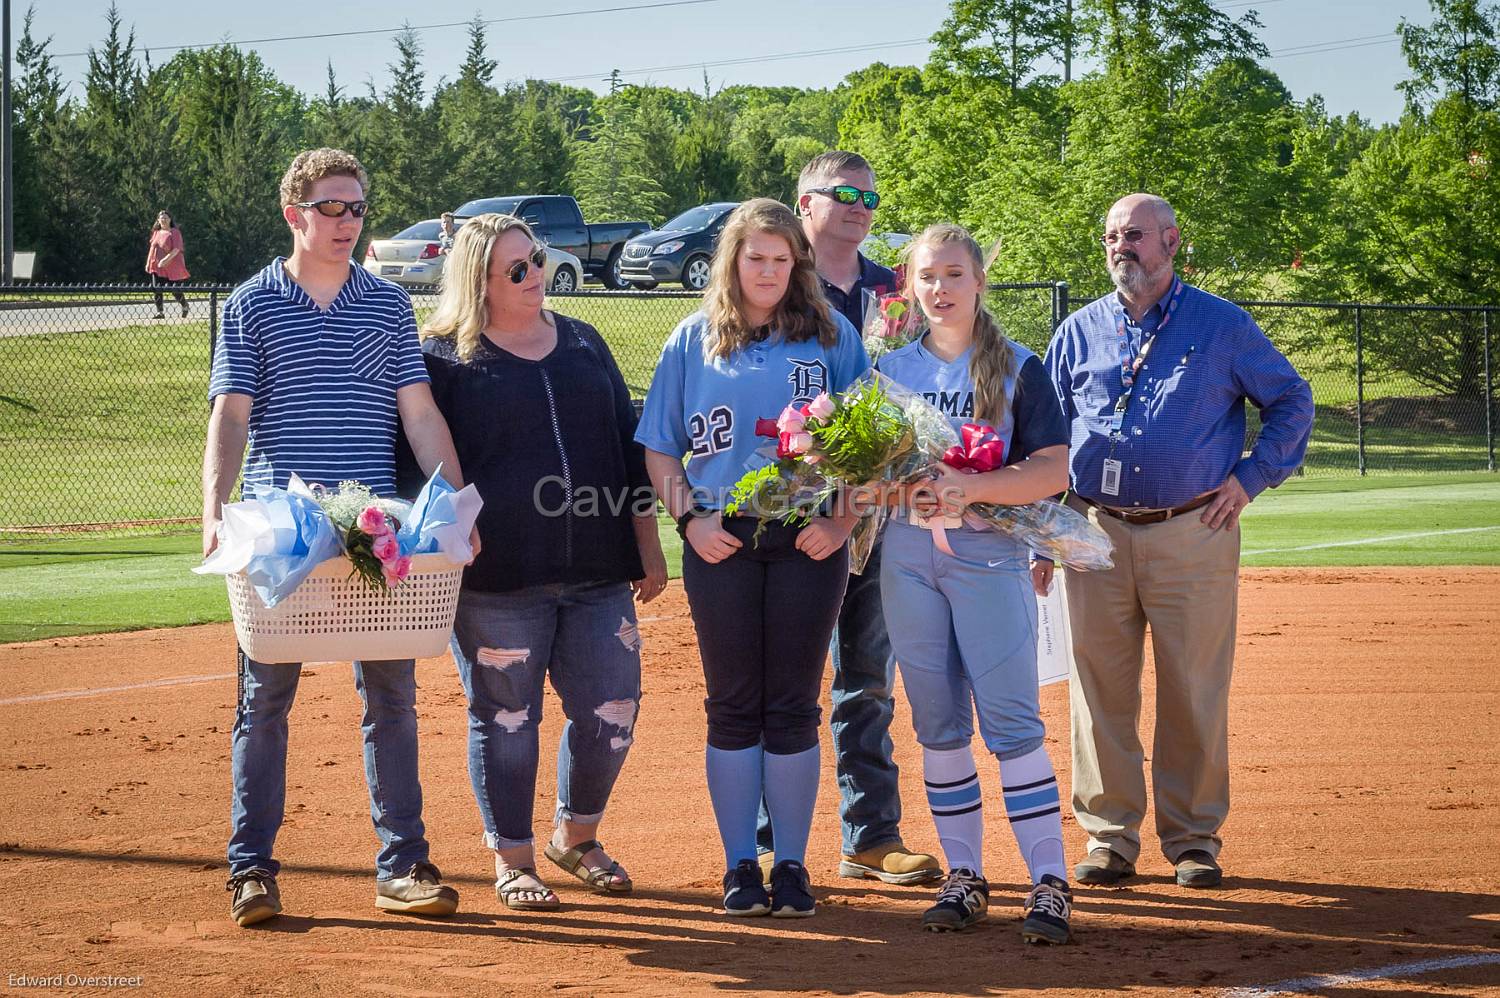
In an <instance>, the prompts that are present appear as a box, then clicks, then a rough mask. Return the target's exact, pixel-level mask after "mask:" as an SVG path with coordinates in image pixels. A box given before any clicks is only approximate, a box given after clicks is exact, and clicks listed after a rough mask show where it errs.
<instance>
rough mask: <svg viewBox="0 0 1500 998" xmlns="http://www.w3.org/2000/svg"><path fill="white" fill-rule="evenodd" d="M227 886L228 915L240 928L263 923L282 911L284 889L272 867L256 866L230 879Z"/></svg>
mask: <svg viewBox="0 0 1500 998" xmlns="http://www.w3.org/2000/svg"><path fill="white" fill-rule="evenodd" d="M224 889H225V890H226V891H228V892H229V893H230V895H231V898H230V901H229V917H230V918H232V919H234V922H235V924H236V925H239V926H241V927H243V926H246V925H254V924H255V923H256V922H264V921H265V920H266V919H268V918H274V917H276V916H277V915H279V914H281V891H280V890H278V889H277V887H276V878H275V877H273V876H271V872H270V871H269V870H263V869H261V868H260V867H256V868H255V869H253V870H246V871H245V872H244V873H237V874H235V875H234V876H232V877H230V878H229V882H228V883H227V884H225V885H224Z"/></svg>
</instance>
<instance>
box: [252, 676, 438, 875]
mask: <svg viewBox="0 0 1500 998" xmlns="http://www.w3.org/2000/svg"><path fill="white" fill-rule="evenodd" d="M239 660H240V664H239V705H238V709H237V710H236V711H235V716H234V735H233V739H232V744H233V749H232V755H231V760H232V761H231V764H230V767H231V770H232V772H233V775H234V804H233V809H232V813H231V818H230V822H231V826H232V831H231V833H230V836H229V872H230V874H231V875H234V874H239V873H244V872H246V871H247V870H252V869H255V868H256V867H259V868H261V869H264V870H269V871H270V872H271V873H272V875H275V874H276V873H277V872H278V871H279V870H280V869H281V864H280V863H278V862H276V860H274V859H272V858H271V850H272V848H273V847H274V846H275V844H276V833H277V831H278V830H280V828H281V821H282V816H283V813H284V811H285V808H286V741H287V721H286V718H287V714H288V713H289V712H290V711H291V709H292V700H293V698H295V697H296V695H297V680H298V679H299V678H301V675H302V668H301V666H300V665H297V664H295V663H291V664H277V665H266V664H263V663H261V662H255V661H252V660H251V659H250V658H249V657H248V656H246V655H245V654H244V653H243V652H242V653H240V655H239ZM414 667H415V663H413V662H412V660H411V659H409V658H408V659H398V660H394V661H388V662H355V663H354V686H355V688H356V689H357V690H359V696H360V699H361V700H362V701H364V706H365V711H364V717H363V719H362V720H361V722H360V730H361V731H362V732H363V733H364V743H365V751H364V754H365V784H366V785H367V786H368V787H369V788H370V819H371V821H373V822H374V824H375V834H376V835H377V836H378V837H379V838H380V851H379V852H378V853H376V854H375V876H376V878H377V879H379V880H390V879H392V878H393V877H397V876H401V875H403V874H405V873H406V872H407V871H408V870H410V869H411V867H412V865H413V864H415V863H423V862H426V861H427V839H426V831H425V830H424V828H423V827H422V786H421V784H420V783H419V782H418V779H417V708H416V703H417V681H416V676H415V673H414Z"/></svg>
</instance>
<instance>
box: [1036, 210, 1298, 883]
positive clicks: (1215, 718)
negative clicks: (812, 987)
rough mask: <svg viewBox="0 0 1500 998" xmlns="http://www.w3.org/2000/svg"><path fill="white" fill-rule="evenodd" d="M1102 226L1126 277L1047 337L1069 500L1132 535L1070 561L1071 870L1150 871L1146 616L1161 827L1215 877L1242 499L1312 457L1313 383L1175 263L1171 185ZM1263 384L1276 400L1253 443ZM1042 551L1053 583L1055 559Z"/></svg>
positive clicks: (1121, 534)
mask: <svg viewBox="0 0 1500 998" xmlns="http://www.w3.org/2000/svg"><path fill="white" fill-rule="evenodd" d="M1100 242H1101V243H1102V244H1103V248H1104V265H1105V267H1106V268H1107V270H1108V271H1109V276H1110V279H1111V280H1112V281H1113V282H1114V285H1115V289H1116V293H1115V294H1112V295H1108V296H1106V297H1104V298H1101V299H1099V300H1098V301H1096V302H1093V303H1091V304H1089V305H1087V306H1085V307H1084V308H1082V309H1080V310H1078V311H1077V312H1074V313H1073V314H1072V315H1071V316H1069V317H1068V318H1067V319H1066V320H1064V321H1063V323H1062V325H1061V326H1060V327H1058V330H1057V333H1056V335H1055V337H1054V338H1053V340H1052V344H1051V346H1050V347H1049V348H1048V350H1047V357H1046V363H1047V367H1048V370H1049V372H1050V373H1051V375H1052V378H1053V381H1054V384H1055V387H1056V389H1057V393H1058V396H1059V398H1060V399H1061V400H1062V407H1063V413H1064V415H1065V416H1066V417H1067V418H1068V420H1069V421H1070V423H1071V426H1072V442H1071V451H1070V471H1071V482H1072V488H1071V494H1070V496H1069V499H1068V502H1069V504H1070V505H1072V506H1073V508H1074V509H1076V510H1078V511H1079V512H1081V513H1084V514H1085V515H1087V516H1088V517H1089V519H1090V520H1091V521H1093V522H1094V523H1096V524H1098V526H1099V527H1100V528H1102V529H1103V530H1104V531H1105V532H1106V533H1107V534H1109V536H1110V539H1111V540H1112V541H1114V545H1115V554H1114V561H1115V567H1114V568H1113V569H1110V570H1109V571H1107V572H1069V573H1067V587H1068V603H1069V617H1070V619H1071V620H1072V627H1073V655H1074V660H1075V669H1074V672H1073V675H1072V677H1071V688H1070V698H1069V699H1070V702H1071V704H1072V713H1073V812H1074V814H1076V815H1077V817H1078V824H1079V826H1080V827H1082V828H1083V830H1084V831H1085V832H1087V833H1088V836H1089V840H1088V847H1089V853H1088V855H1087V857H1085V858H1084V860H1083V862H1081V863H1079V864H1078V866H1077V867H1075V869H1074V874H1075V876H1076V877H1077V880H1078V882H1079V883H1082V884H1113V883H1116V882H1118V881H1120V880H1123V879H1125V878H1126V877H1129V876H1131V875H1133V874H1134V873H1135V864H1136V860H1137V858H1138V857H1139V855H1140V849H1141V840H1140V825H1141V821H1142V819H1143V818H1144V816H1145V813H1146V781H1145V776H1144V773H1143V771H1142V766H1143V762H1144V751H1143V749H1142V747H1141V742H1140V737H1139V734H1138V733H1137V731H1136V719H1137V718H1138V717H1139V715H1140V707H1141V703H1140V690H1141V671H1142V668H1143V664H1144V654H1145V652H1144V642H1145V633H1146V628H1147V626H1148V625H1149V626H1150V628H1151V646H1152V654H1153V658H1154V663H1153V664H1154V668H1155V670H1156V734H1155V744H1154V746H1153V748H1152V751H1151V776H1152V789H1153V794H1154V806H1155V812H1156V831H1157V836H1158V838H1159V839H1160V842H1161V849H1162V852H1163V853H1165V854H1166V857H1167V860H1168V861H1169V862H1170V863H1171V864H1172V865H1173V866H1174V867H1175V868H1176V878H1177V883H1178V884H1180V885H1182V886H1184V887H1204V888H1208V887H1217V886H1219V884H1220V882H1221V880H1222V877H1223V873H1222V870H1221V868H1220V866H1219V860H1218V856H1219V849H1220V846H1221V845H1222V840H1221V839H1220V837H1219V829H1220V828H1221V827H1222V826H1223V823H1224V819H1225V817H1226V816H1227V815H1228V813H1229V724H1228V722H1229V675H1230V669H1231V666H1232V665H1233V661H1234V635H1235V607H1236V597H1237V589H1238V578H1239V560H1240V531H1239V517H1240V513H1241V511H1242V510H1243V509H1244V508H1245V507H1246V506H1247V505H1248V504H1249V503H1250V501H1251V500H1252V499H1253V498H1254V497H1255V496H1257V495H1259V494H1260V493H1261V491H1263V490H1264V489H1267V488H1272V487H1275V486H1277V485H1280V484H1281V483H1282V482H1283V481H1285V480H1286V479H1287V477H1288V476H1289V475H1291V474H1292V472H1293V471H1295V470H1296V469H1297V466H1298V465H1300V464H1301V463H1302V455H1303V453H1304V452H1305V451H1306V450H1307V440H1308V437H1309V435H1310V434H1311V432H1312V419H1313V402H1312V391H1311V390H1310V389H1309V387H1308V384H1307V382H1306V381H1304V380H1303V379H1302V378H1301V377H1299V376H1298V374H1297V372H1296V371H1295V370H1293V368H1292V365H1291V363H1290V362H1288V361H1287V359H1286V357H1284V356H1282V354H1281V353H1280V352H1279V351H1278V350H1277V349H1276V348H1275V347H1274V346H1272V345H1271V341H1270V340H1269V339H1267V338H1266V335H1265V333H1263V332H1261V330H1260V327H1258V326H1257V325H1256V324H1255V320H1254V319H1252V318H1251V317H1250V316H1249V315H1248V314H1247V313H1246V312H1245V311H1244V310H1242V309H1240V308H1238V307H1236V306H1235V305H1233V304H1231V303H1229V302H1227V301H1225V300H1224V299H1222V298H1218V297H1216V296H1214V295H1211V294H1208V293H1207V292H1204V291H1200V290H1198V289H1197V288H1194V287H1191V286H1189V285H1187V284H1184V283H1183V281H1182V280H1181V278H1179V277H1178V276H1177V275H1176V274H1175V273H1174V272H1173V267H1172V260H1173V257H1174V256H1175V255H1176V253H1177V249H1178V246H1179V245H1180V243H1181V236H1180V233H1179V232H1178V228H1177V216H1176V213H1175V212H1173V210H1172V206H1171V205H1170V204H1168V203H1167V202H1166V201H1165V200H1163V199H1162V198H1159V197H1156V196H1154V195H1150V194H1132V195H1130V196H1128V197H1125V198H1122V199H1121V200H1120V201H1118V202H1116V203H1115V205H1114V207H1112V208H1111V209H1110V210H1109V215H1108V216H1107V217H1106V219H1105V224H1104V232H1103V235H1102V236H1101V237H1100ZM1246 400H1249V401H1250V402H1251V403H1253V404H1254V405H1255V406H1256V408H1258V409H1259V410H1260V417H1261V430H1260V433H1259V434H1258V435H1257V437H1256V439H1255V444H1254V446H1253V447H1252V448H1251V450H1250V452H1249V454H1248V455H1244V454H1243V453H1242V452H1243V450H1244V444H1245V402H1246ZM1039 571H1040V573H1041V575H1042V580H1041V581H1042V582H1044V583H1050V581H1051V579H1050V576H1051V568H1050V565H1048V566H1046V567H1042V568H1040V569H1039Z"/></svg>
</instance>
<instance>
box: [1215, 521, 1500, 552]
mask: <svg viewBox="0 0 1500 998" xmlns="http://www.w3.org/2000/svg"><path fill="white" fill-rule="evenodd" d="M1484 530H1500V525H1497V526H1493V527H1458V528H1456V529H1454V530H1424V531H1422V532H1421V533H1418V534H1386V535H1385V536H1384V537H1366V538H1363V539H1362V540H1357V541H1329V542H1328V543H1327V544H1302V545H1299V546H1297V547H1294V548H1260V549H1259V550H1257V551H1242V552H1241V553H1240V557H1242V558H1252V557H1254V556H1255V555H1258V554H1286V553H1287V552H1289V551H1321V550H1323V549H1324V548H1347V547H1354V546H1355V545H1356V544H1384V543H1386V542H1387V541H1409V540H1414V539H1416V538H1419V537H1445V536H1447V535H1449V534H1477V533H1479V532H1480V531H1484Z"/></svg>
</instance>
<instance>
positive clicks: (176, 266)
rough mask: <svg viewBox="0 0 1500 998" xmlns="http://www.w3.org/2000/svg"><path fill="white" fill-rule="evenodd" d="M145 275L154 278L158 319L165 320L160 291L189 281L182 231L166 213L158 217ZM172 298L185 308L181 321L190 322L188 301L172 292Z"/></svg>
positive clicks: (161, 213)
mask: <svg viewBox="0 0 1500 998" xmlns="http://www.w3.org/2000/svg"><path fill="white" fill-rule="evenodd" d="M146 273H148V274H150V275H151V288H152V293H153V294H154V295H155V296H156V318H158V319H162V318H165V316H164V315H163V314H162V310H161V305H162V298H161V289H162V285H164V284H181V283H182V282H184V281H186V280H187V279H188V269H187V261H186V260H184V259H183V255H182V230H181V229H179V228H177V224H176V223H175V222H173V221H172V216H171V215H170V214H168V213H167V212H165V211H163V212H160V213H158V214H157V216H156V224H155V225H153V226H152V227H151V247H150V249H148V250H147V251H146ZM172 297H174V298H176V299H177V304H179V305H181V306H182V317H183V318H184V319H186V318H187V314H188V303H187V298H186V297H185V296H184V295H183V293H182V292H181V291H177V290H173V292H172Z"/></svg>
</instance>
